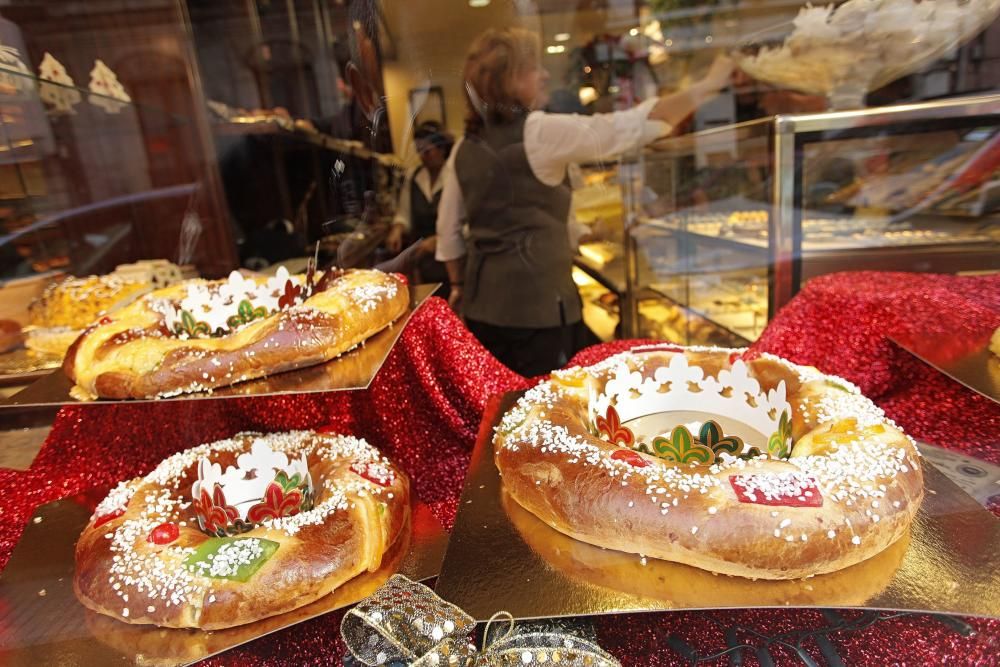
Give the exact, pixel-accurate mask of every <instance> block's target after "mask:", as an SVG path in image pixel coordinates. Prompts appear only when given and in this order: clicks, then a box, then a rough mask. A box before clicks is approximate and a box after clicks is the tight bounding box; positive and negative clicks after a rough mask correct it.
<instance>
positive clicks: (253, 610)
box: [74, 431, 410, 630]
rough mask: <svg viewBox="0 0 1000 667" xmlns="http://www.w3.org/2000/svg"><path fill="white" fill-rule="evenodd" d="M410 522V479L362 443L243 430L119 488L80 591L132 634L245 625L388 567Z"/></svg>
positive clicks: (90, 542) (87, 552) (80, 575)
mask: <svg viewBox="0 0 1000 667" xmlns="http://www.w3.org/2000/svg"><path fill="white" fill-rule="evenodd" d="M409 512H410V505H409V482H408V481H407V479H406V476H405V475H404V474H403V473H402V472H400V471H399V470H398V469H397V468H396V467H395V466H393V464H392V463H391V462H390V461H389V460H388V459H386V458H385V457H383V456H382V455H381V454H379V452H378V451H377V450H376V449H374V448H373V447H371V446H370V445H368V444H367V443H366V442H365V441H364V440H359V439H357V438H352V437H348V436H340V435H332V434H323V433H314V432H311V431H295V432H289V433H274V434H269V435H261V434H254V433H241V434H239V435H237V436H234V437H233V438H231V439H229V440H221V441H219V442H214V443H211V444H207V445H200V446H198V447H194V448H192V449H188V450H186V451H183V452H180V453H179V454H175V455H174V456H171V457H169V458H167V459H166V460H164V461H163V462H162V463H160V465H158V466H157V467H156V468H155V469H154V470H153V471H152V472H151V473H150V474H148V475H146V476H145V477H142V478H137V479H133V480H131V481H128V482H123V483H121V484H120V485H118V487H117V488H115V489H114V490H113V491H112V492H111V493H110V494H109V495H108V497H107V498H105V499H104V500H103V501H102V502H101V503H100V505H98V507H97V510H96V511H95V513H94V516H93V517H92V518H91V520H90V523H89V524H88V525H87V527H86V528H85V529H84V531H83V534H82V535H81V536H80V539H79V541H78V542H77V546H76V575H75V578H74V588H75V590H76V594H77V597H78V598H79V599H80V601H81V602H82V603H83V604H84V606H86V607H88V608H90V609H92V610H94V611H97V612H100V613H102V614H107V615H108V616H111V617H114V618H117V619H119V620H122V621H125V622H128V623H139V624H155V625H159V626H165V627H175V628H202V629H205V630H214V629H218V628H226V627H232V626H236V625H242V624H244V623H249V622H252V621H256V620H259V619H262V618H266V617H268V616H273V615H275V614H279V613H282V612H285V611H290V610H292V609H296V608H298V607H301V606H303V605H306V604H308V603H310V602H312V601H314V600H317V599H319V598H320V597H322V596H324V595H326V594H328V593H330V592H331V591H333V590H334V589H336V588H337V587H339V586H341V585H342V584H344V583H345V582H347V581H349V580H350V579H352V578H354V577H355V576H357V575H359V574H361V573H363V572H366V571H375V570H377V569H378V567H379V565H380V564H381V562H382V556H383V554H384V553H385V552H386V551H387V550H388V549H389V547H390V546H391V545H392V544H393V543H394V542H395V541H396V539H397V538H398V537H399V536H400V535H401V534H402V531H403V528H404V527H405V525H406V523H407V521H408V517H409Z"/></svg>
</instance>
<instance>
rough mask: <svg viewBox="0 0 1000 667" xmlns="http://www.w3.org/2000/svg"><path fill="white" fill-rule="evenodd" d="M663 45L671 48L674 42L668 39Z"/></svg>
mask: <svg viewBox="0 0 1000 667" xmlns="http://www.w3.org/2000/svg"><path fill="white" fill-rule="evenodd" d="M663 43H664V44H666V45H667V46H673V45H674V40H672V39H668V40H667V41H665V42H663Z"/></svg>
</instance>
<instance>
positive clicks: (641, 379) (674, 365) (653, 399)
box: [589, 354, 792, 451]
mask: <svg viewBox="0 0 1000 667" xmlns="http://www.w3.org/2000/svg"><path fill="white" fill-rule="evenodd" d="M612 407H613V408H614V411H615V412H616V413H617V417H618V419H619V420H620V423H621V424H626V423H628V422H630V421H632V420H635V419H639V418H642V417H646V416H648V415H654V414H660V413H668V412H697V413H707V414H708V415H718V416H720V417H725V418H726V420H727V421H733V422H739V423H741V424H745V425H746V426H748V427H749V429H750V431H751V432H752V433H751V435H755V434H759V435H760V436H763V438H765V440H764V441H763V442H749V441H747V437H746V431H744V433H743V434H741V435H742V436H743V439H744V441H747V444H748V445H751V444H752V445H756V446H757V447H759V448H760V450H761V451H767V446H768V442H767V440H766V439H767V438H770V437H771V435H772V434H776V433H777V434H779V435H780V437H781V439H782V440H784V439H785V438H784V433H783V431H786V430H787V427H786V428H782V415H784V420H785V424H787V423H788V420H789V419H790V417H791V414H792V412H791V406H790V405H789V403H788V401H787V400H786V397H785V383H784V381H781V382H779V383H778V386H777V388H775V389H772V390H770V391H767V392H764V391H762V390H761V387H760V383H759V382H757V380H755V379H754V378H753V377H751V376H750V375H749V373H748V369H747V365H746V364H745V363H744V362H743V361H742V360H741V359H737V360H736V362H735V363H733V365H732V368H731V369H729V370H725V369H724V370H722V371H720V372H719V375H718V377H717V378H716V377H712V376H707V377H706V376H705V372H704V371H703V370H702V369H701V368H700V367H698V366H690V365H688V361H687V358H686V357H685V356H684V355H683V354H675V355H674V356H673V357H671V359H670V365H669V366H664V367H660V368H657V369H656V370H655V371H654V372H653V375H652V377H646V376H644V375H643V373H642V372H640V371H638V370H632V369H631V368H629V366H628V365H627V364H626V363H625V361H624V360H622V362H621V363H620V364H619V365H618V366H617V367H615V369H614V370H613V371H612V377H611V379H610V380H608V381H607V383H606V384H605V386H604V388H603V391H601V389H600V387H599V385H598V384H597V383H591V386H590V401H589V415H590V420H591V424H596V423H598V422H597V420H598V418H601V419H602V420H606V419H607V418H608V416H609V412H610V411H609V408H612ZM676 425H681V424H676ZM754 439H756V438H754Z"/></svg>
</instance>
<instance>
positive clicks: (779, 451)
mask: <svg viewBox="0 0 1000 667" xmlns="http://www.w3.org/2000/svg"><path fill="white" fill-rule="evenodd" d="M791 441H792V422H791V420H789V419H788V413H787V412H782V413H781V419H780V420H779V421H778V429H777V430H776V431H775V432H774V433H772V434H771V437H770V438H768V439H767V453H768V456H770V457H771V458H772V459H787V458H788V455H789V454H790V453H791V447H790V446H789V445H790V443H791Z"/></svg>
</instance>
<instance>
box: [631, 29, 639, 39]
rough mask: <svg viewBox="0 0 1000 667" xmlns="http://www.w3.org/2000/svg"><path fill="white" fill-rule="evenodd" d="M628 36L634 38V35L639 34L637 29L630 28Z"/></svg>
mask: <svg viewBox="0 0 1000 667" xmlns="http://www.w3.org/2000/svg"><path fill="white" fill-rule="evenodd" d="M628 34H630V35H632V36H633V37H635V36H636V35H638V34H639V29H638V28H632V29H631V30H629V31H628Z"/></svg>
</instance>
